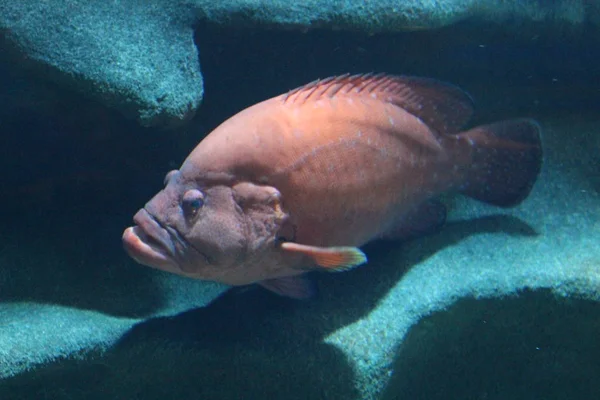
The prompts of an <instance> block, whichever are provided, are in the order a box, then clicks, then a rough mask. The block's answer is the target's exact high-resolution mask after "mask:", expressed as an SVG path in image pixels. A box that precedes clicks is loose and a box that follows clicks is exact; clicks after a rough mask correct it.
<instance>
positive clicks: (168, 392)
mask: <svg viewBox="0 0 600 400" xmlns="http://www.w3.org/2000/svg"><path fill="white" fill-rule="evenodd" d="M485 232H505V233H508V234H518V235H525V236H528V235H532V234H534V233H533V230H532V229H531V228H530V227H528V226H527V225H526V224H525V223H523V222H522V221H520V220H519V219H517V218H514V217H510V216H503V215H500V216H489V217H483V218H479V219H474V220H469V221H460V222H454V223H449V224H448V225H447V226H446V227H445V228H444V229H443V230H442V231H441V232H440V233H438V234H435V235H432V236H429V237H426V238H421V239H417V240H413V241H411V242H407V243H404V244H402V245H398V244H397V243H391V242H378V243H374V244H372V245H369V246H367V252H368V253H369V255H370V258H371V261H370V265H368V266H365V267H363V268H358V269H356V270H354V271H351V272H347V273H343V274H324V273H322V274H314V277H315V278H316V279H317V281H318V283H319V285H320V287H321V294H320V296H318V297H317V298H316V299H313V300H309V301H304V302H301V301H295V300H291V299H287V298H284V297H280V296H277V295H275V294H272V293H270V292H268V291H266V290H264V289H262V288H260V287H258V286H249V287H242V288H234V289H232V290H230V291H228V292H226V293H225V294H224V295H223V296H221V297H219V298H217V299H216V300H215V301H214V302H213V303H211V304H210V305H209V306H207V307H203V308H199V309H195V310H191V311H188V312H185V313H182V314H179V315H177V316H174V317H168V318H166V317H165V318H154V319H150V320H147V321H144V322H141V323H139V324H137V325H136V326H135V327H134V328H133V329H132V330H131V331H130V332H128V333H127V334H126V335H125V336H124V337H123V338H122V339H121V340H120V342H119V343H118V344H117V345H115V346H114V347H113V348H112V349H111V350H110V351H108V352H106V353H104V354H100V355H96V356H89V355H88V356H87V357H86V358H85V359H82V360H78V361H76V360H71V361H61V362H58V363H55V364H52V365H51V366H47V367H46V368H40V369H39V370H34V371H31V372H28V373H26V374H23V375H20V376H18V377H15V378H13V379H11V380H9V381H7V382H6V384H5V385H4V389H2V390H0V394H2V396H3V397H2V398H5V397H4V393H9V394H10V395H11V396H17V395H19V396H17V397H10V396H8V397H6V398H7V399H11V398H53V399H62V398H70V399H72V398H86V399H96V398H98V399H100V398H114V399H119V398H145V399H155V398H156V399H158V398H165V397H174V396H177V397H182V398H191V396H195V397H201V398H204V399H221V398H244V399H255V398H256V399H258V398H261V399H262V398H266V397H269V398H273V399H306V398H332V399H340V398H343V399H356V398H358V393H357V391H356V388H355V386H354V385H355V383H354V382H355V378H356V377H355V372H354V371H353V367H352V364H350V362H349V360H347V358H346V356H345V355H344V354H343V353H342V352H341V351H340V350H338V349H337V348H335V347H334V346H332V345H329V344H326V343H323V338H324V337H326V336H327V335H329V334H330V333H332V332H334V331H335V330H337V329H339V328H341V327H343V326H345V325H347V324H350V323H352V322H354V321H356V320H358V319H359V318H361V317H363V316H364V315H366V314H368V313H369V312H370V311H371V310H372V309H373V308H375V307H376V305H377V303H378V302H379V300H380V299H381V297H382V296H384V295H385V294H386V293H387V291H389V290H390V289H391V288H392V287H393V286H394V285H395V284H396V282H397V281H398V280H399V279H401V277H402V275H404V273H406V270H407V269H408V268H410V266H412V265H414V264H416V263H418V262H420V261H422V260H423V259H425V258H427V257H429V256H431V255H432V254H434V253H435V252H437V251H439V250H441V249H443V248H444V247H446V246H449V245H451V244H453V243H455V242H458V241H460V240H461V239H463V238H466V237H468V236H470V235H474V234H478V233H485ZM407 249H409V250H410V251H408V252H407V251H406V250H407ZM396 250H401V251H402V253H396ZM71 382H87V383H86V384H85V385H83V384H76V383H71ZM2 392H4V393H2ZM44 393H49V395H48V396H50V397H43V396H44ZM40 396H41V397H40Z"/></svg>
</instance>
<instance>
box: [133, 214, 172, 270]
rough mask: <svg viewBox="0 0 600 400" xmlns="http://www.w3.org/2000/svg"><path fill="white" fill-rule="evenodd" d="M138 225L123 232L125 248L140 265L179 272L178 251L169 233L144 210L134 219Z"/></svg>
mask: <svg viewBox="0 0 600 400" xmlns="http://www.w3.org/2000/svg"><path fill="white" fill-rule="evenodd" d="M133 222H134V223H135V224H136V225H134V226H130V227H129V228H127V229H125V231H124V232H123V238H122V239H123V247H124V248H125V251H126V252H127V254H129V256H130V257H132V258H133V259H134V260H136V261H137V262H138V263H140V264H143V265H147V266H149V267H153V268H157V269H162V270H164V271H169V272H176V271H178V270H179V268H178V263H177V262H176V261H175V257H176V250H175V245H174V243H173V240H172V238H171V235H170V233H169V231H168V230H167V229H166V228H164V227H163V226H162V224H161V223H160V222H159V221H158V220H157V219H156V218H155V217H154V216H152V214H150V213H149V212H148V211H147V210H146V209H144V208H142V209H141V210H139V211H138V212H137V213H136V214H135V215H134V217H133Z"/></svg>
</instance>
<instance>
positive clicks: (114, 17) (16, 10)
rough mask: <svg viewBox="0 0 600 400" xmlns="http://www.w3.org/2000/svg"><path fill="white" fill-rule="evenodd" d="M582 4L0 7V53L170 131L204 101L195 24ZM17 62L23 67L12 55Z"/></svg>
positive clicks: (505, 16) (396, 18)
mask: <svg viewBox="0 0 600 400" xmlns="http://www.w3.org/2000/svg"><path fill="white" fill-rule="evenodd" d="M598 14H599V13H598V9H597V7H593V6H592V7H588V8H586V7H584V1H583V0H564V1H554V2H552V4H551V5H549V4H548V3H546V2H540V1H526V2H523V1H516V0H515V1H513V2H507V1H500V0H488V1H485V2H482V1H475V0H412V1H402V2H398V1H396V0H377V1H369V2H364V1H351V0H345V1H328V2H326V1H317V0H293V1H281V0H276V1H271V0H227V1H218V2H217V1H208V0H150V1H139V0H120V1H114V2H105V1H101V0H96V1H84V0H54V1H52V2H41V1H37V0H22V1H12V0H0V34H3V36H4V37H5V38H6V43H5V45H4V46H3V47H4V48H0V50H2V56H6V54H7V49H12V50H14V49H15V48H16V49H17V51H18V52H20V54H21V55H23V56H24V58H25V59H28V60H32V61H33V65H34V67H35V69H37V71H38V73H39V74H41V75H42V76H44V77H45V78H47V79H52V80H54V81H57V82H60V83H61V84H64V85H66V86H68V87H70V88H73V89H75V90H77V91H79V92H81V93H84V94H85V95H87V96H89V97H91V98H94V99H98V100H100V101H102V102H103V103H105V104H107V105H109V106H111V107H114V108H116V109H118V110H120V111H121V112H122V113H124V114H126V115H129V116H132V117H134V118H137V120H138V121H139V122H140V123H141V124H143V125H160V126H171V125H176V124H179V123H181V122H182V121H185V120H187V119H188V118H190V117H191V116H192V115H193V113H194V112H195V110H196V109H197V108H198V106H199V104H200V102H201V100H202V97H203V84H202V75H201V72H200V66H199V61H198V51H197V49H196V47H195V45H194V41H193V26H194V24H195V23H197V22H202V23H214V24H221V25H223V26H228V27H232V28H238V27H242V26H243V27H277V28H282V29H300V30H306V29H312V28H324V29H344V30H354V31H362V32H369V33H375V32H393V31H401V30H422V29H431V28H438V27H441V26H445V25H448V24H452V23H454V22H457V21H460V20H464V19H467V18H470V19H471V20H472V21H479V22H481V21H484V22H485V23H489V22H491V23H493V24H494V25H495V26H504V27H506V29H513V30H515V31H517V32H518V31H519V30H520V29H521V27H522V26H523V25H527V23H528V22H535V23H541V24H544V25H545V26H546V27H547V28H548V30H552V29H555V28H556V29H563V28H565V27H567V28H570V27H580V26H582V25H584V24H585V23H586V22H587V21H588V20H589V21H598ZM15 60H17V63H20V62H22V58H21V57H16V58H15Z"/></svg>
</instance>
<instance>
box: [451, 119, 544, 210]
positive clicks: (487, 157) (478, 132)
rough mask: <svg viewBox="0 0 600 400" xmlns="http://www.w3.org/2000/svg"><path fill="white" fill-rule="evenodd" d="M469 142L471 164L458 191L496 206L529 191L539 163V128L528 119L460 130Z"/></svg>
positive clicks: (514, 201)
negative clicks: (471, 153) (471, 157)
mask: <svg viewBox="0 0 600 400" xmlns="http://www.w3.org/2000/svg"><path fill="white" fill-rule="evenodd" d="M459 136H462V137H464V138H465V139H466V140H468V141H469V142H470V143H471V144H472V145H473V150H474V151H473V159H472V168H471V171H470V172H469V173H468V175H467V180H466V185H464V186H463V187H462V192H463V193H464V194H466V195H467V196H470V197H473V198H475V199H477V200H480V201H484V202H486V203H490V204H493V205H496V206H500V207H512V206H515V205H517V204H519V203H520V202H521V201H523V200H525V198H526V197H527V196H528V195H529V192H530V191H531V188H532V187H533V184H534V183H535V181H536V179H537V177H538V175H539V173H540V169H541V166H542V142H541V128H540V126H539V125H538V123H537V122H535V121H534V120H531V119H515V120H508V121H500V122H496V123H493V124H490V125H483V126H478V127H476V128H473V129H471V130H469V131H466V132H463V133H461V134H460V135H459Z"/></svg>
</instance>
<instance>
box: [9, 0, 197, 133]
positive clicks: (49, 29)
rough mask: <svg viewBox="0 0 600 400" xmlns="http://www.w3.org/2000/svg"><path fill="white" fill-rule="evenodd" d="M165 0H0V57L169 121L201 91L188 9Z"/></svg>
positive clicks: (127, 109)
mask: <svg viewBox="0 0 600 400" xmlns="http://www.w3.org/2000/svg"><path fill="white" fill-rule="evenodd" d="M163 3H164V2H162V1H150V2H137V1H118V2H103V1H93V2H88V1H69V0H57V1H52V2H46V1H36V0H23V1H18V2H17V1H10V0H0V34H3V35H4V36H5V41H4V43H3V44H2V45H0V52H1V55H0V57H6V56H7V54H10V55H12V56H13V59H14V62H15V63H16V64H20V65H22V64H23V62H24V61H26V65H27V67H29V68H33V69H34V70H35V71H36V72H37V74H39V75H41V76H42V77H44V78H46V79H51V80H53V81H55V82H58V83H59V84H61V85H64V86H66V87H69V88H71V89H74V90H76V91H78V92H80V93H82V94H84V95H85V96H88V97H91V98H93V99H96V100H99V101H101V102H103V103H104V104H106V105H108V106H110V107H113V108H116V109H118V110H120V111H121V112H122V113H124V114H125V115H128V116H130V117H133V118H136V119H137V120H138V121H139V122H140V123H141V124H142V125H146V126H148V125H162V126H165V125H167V126H168V125H173V124H177V123H179V122H181V121H185V120H187V119H189V118H191V117H192V116H193V114H194V111H195V110H196V108H197V107H198V105H199V104H200V102H201V100H202V95H203V81H202V75H201V73H200V65H199V60H198V53H197V49H196V46H195V45H194V41H193V36H192V28H191V25H192V20H191V16H190V18H188V19H187V20H180V19H177V20H174V19H175V17H174V16H173V14H172V13H171V12H170V11H169V7H168V5H167V4H166V3H165V4H163Z"/></svg>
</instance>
